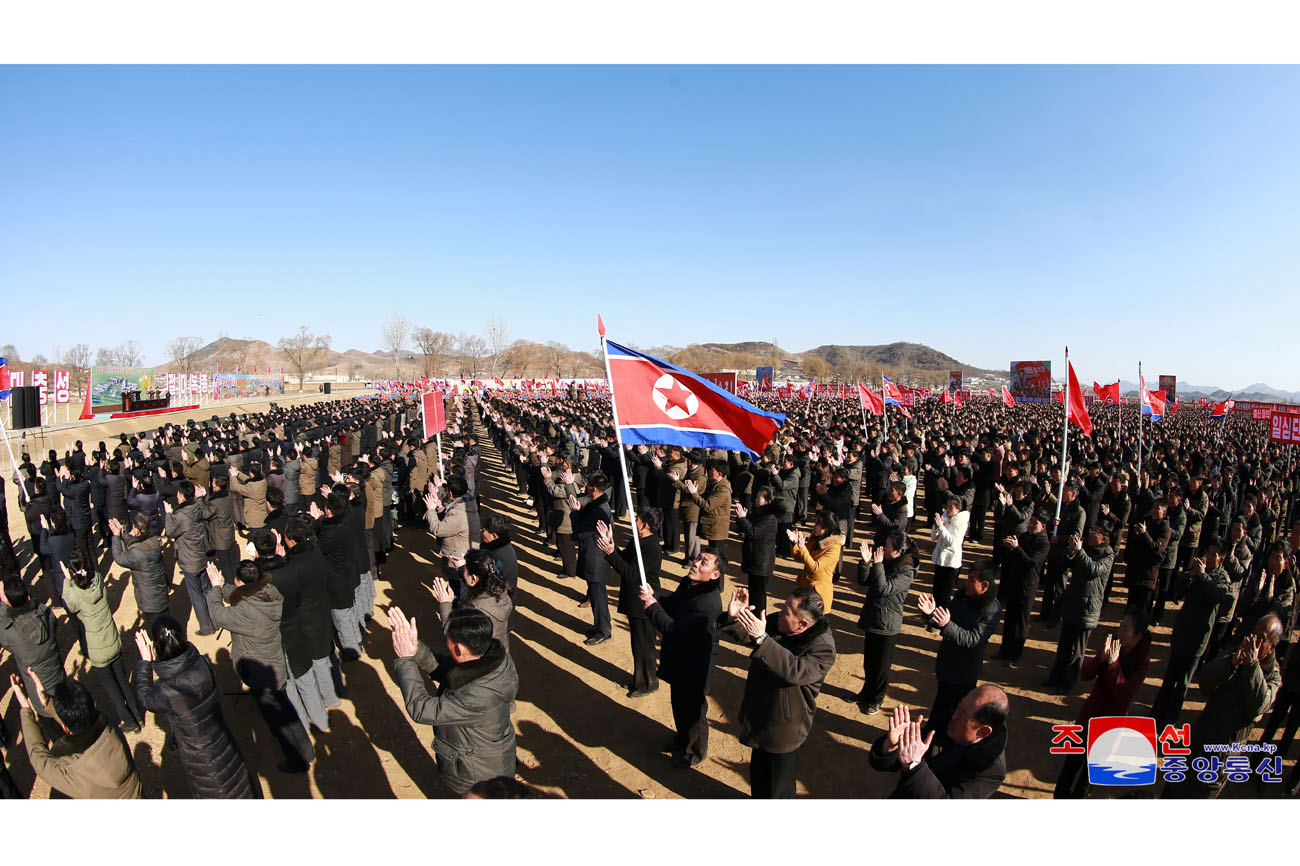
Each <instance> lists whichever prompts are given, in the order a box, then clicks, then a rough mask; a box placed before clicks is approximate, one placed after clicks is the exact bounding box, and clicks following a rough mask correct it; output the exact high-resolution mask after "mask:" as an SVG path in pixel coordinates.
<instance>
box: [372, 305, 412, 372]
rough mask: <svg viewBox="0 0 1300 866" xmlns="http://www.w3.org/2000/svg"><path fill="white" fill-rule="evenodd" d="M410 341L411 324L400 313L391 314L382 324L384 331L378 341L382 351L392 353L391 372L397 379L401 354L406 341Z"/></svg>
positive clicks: (400, 365)
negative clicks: (382, 348) (381, 345)
mask: <svg viewBox="0 0 1300 866" xmlns="http://www.w3.org/2000/svg"><path fill="white" fill-rule="evenodd" d="M410 339H411V323H410V322H409V321H407V318H406V316H403V315H402V314H401V313H393V314H392V315H391V316H389V317H388V321H386V322H384V329H383V330H382V331H381V332H380V334H379V340H380V342H381V343H382V344H383V347H384V349H386V350H387V351H389V352H392V353H393V372H394V377H395V378H397V379H400V378H402V352H404V351H405V350H406V344H407V341H409V340H410Z"/></svg>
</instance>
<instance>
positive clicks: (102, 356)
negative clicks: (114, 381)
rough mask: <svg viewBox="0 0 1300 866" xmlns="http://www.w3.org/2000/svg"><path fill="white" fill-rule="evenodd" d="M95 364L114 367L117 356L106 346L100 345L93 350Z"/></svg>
mask: <svg viewBox="0 0 1300 866" xmlns="http://www.w3.org/2000/svg"><path fill="white" fill-rule="evenodd" d="M95 366H96V367H115V366H117V356H116V355H114V354H113V350H112V349H110V348H108V347H107V346H100V347H99V350H98V351H96V352H95Z"/></svg>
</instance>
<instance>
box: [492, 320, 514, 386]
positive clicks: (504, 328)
mask: <svg viewBox="0 0 1300 866" xmlns="http://www.w3.org/2000/svg"><path fill="white" fill-rule="evenodd" d="M509 342H510V326H509V325H507V324H506V320H505V319H503V318H501V317H500V316H493V317H492V318H490V319H488V323H487V346H488V351H490V352H491V353H492V375H493V376H495V375H497V370H498V369H499V368H500V359H501V353H502V352H504V351H505V350H506V344H507V343H509Z"/></svg>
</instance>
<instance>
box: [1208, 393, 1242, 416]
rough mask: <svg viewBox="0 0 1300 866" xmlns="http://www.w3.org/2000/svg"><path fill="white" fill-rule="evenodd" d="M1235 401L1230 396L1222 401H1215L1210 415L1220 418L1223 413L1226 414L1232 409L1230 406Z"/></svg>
mask: <svg viewBox="0 0 1300 866" xmlns="http://www.w3.org/2000/svg"><path fill="white" fill-rule="evenodd" d="M1235 402H1236V401H1234V400H1233V399H1232V398H1229V399H1227V400H1224V401H1223V402H1222V403H1215V404H1214V411H1213V412H1211V413H1210V417H1211V418H1222V417H1223V416H1224V415H1227V414H1228V413H1229V412H1231V411H1232V406H1233V403H1235Z"/></svg>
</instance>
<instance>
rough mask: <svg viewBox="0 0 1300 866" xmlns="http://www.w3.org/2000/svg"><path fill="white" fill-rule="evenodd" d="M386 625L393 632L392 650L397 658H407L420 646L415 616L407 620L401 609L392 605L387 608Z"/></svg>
mask: <svg viewBox="0 0 1300 866" xmlns="http://www.w3.org/2000/svg"><path fill="white" fill-rule="evenodd" d="M388 627H389V629H391V630H392V632H393V652H394V653H395V654H396V655H397V657H398V658H399V659H409V658H411V657H412V656H414V655H415V653H416V650H418V649H419V648H420V635H419V631H418V630H417V629H416V627H415V617H411V619H410V620H409V621H408V620H407V619H406V617H405V616H404V615H403V614H402V609H401V608H400V607H397V606H396V605H394V606H393V607H391V608H389V609H388Z"/></svg>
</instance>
